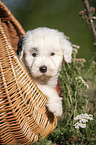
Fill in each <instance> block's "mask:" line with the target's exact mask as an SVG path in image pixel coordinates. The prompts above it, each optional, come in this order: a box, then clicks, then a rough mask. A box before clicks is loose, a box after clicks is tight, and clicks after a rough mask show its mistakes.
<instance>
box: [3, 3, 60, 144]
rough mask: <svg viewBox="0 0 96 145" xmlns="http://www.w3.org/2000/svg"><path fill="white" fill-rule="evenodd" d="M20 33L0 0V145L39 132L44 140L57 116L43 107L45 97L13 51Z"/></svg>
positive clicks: (34, 136) (25, 139)
mask: <svg viewBox="0 0 96 145" xmlns="http://www.w3.org/2000/svg"><path fill="white" fill-rule="evenodd" d="M24 33H25V32H24V30H23V28H22V27H21V25H20V24H19V22H18V21H17V20H16V19H15V18H14V16H13V15H12V13H11V12H10V11H9V10H8V8H7V7H6V6H5V5H4V4H3V3H2V2H1V1H0V144H10V145H11V144H14V145H15V144H19V143H23V144H28V143H29V142H35V141H37V139H38V136H39V134H40V135H41V136H42V138H43V139H44V138H45V137H46V136H47V135H48V134H49V133H51V132H52V131H53V130H54V129H55V127H56V124H57V117H56V116H55V117H54V116H53V114H52V113H50V112H48V110H47V108H46V102H47V99H46V97H45V96H44V95H43V94H42V92H41V91H40V90H39V89H38V88H37V86H36V85H35V83H34V82H33V81H32V80H31V78H30V76H29V75H28V73H27V71H26V70H25V69H24V68H23V66H22V64H21V63H20V61H19V60H18V57H17V55H16V53H15V51H16V50H17V43H18V40H19V38H20V37H22V36H23V35H24ZM14 50H15V51H14Z"/></svg>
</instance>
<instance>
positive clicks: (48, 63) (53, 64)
mask: <svg viewBox="0 0 96 145" xmlns="http://www.w3.org/2000/svg"><path fill="white" fill-rule="evenodd" d="M64 41H65V42H64ZM66 42H67V43H69V42H68V41H67V40H65V37H64V35H63V33H61V32H58V31H57V30H53V29H49V28H37V29H35V30H32V31H28V32H27V33H26V34H25V37H24V43H23V53H24V60H25V63H26V65H27V66H28V68H29V71H30V73H31V76H32V77H34V78H39V79H41V80H46V79H49V78H51V77H53V76H56V75H57V74H58V72H59V71H60V69H61V66H62V61H63V57H64V48H63V47H68V46H66V44H65V43H66ZM64 45H65V46H64ZM70 47H71V45H70ZM65 50H66V48H65ZM65 53H66V51H65ZM67 53H68V52H67ZM70 57H71V56H70ZM68 59H70V58H68Z"/></svg>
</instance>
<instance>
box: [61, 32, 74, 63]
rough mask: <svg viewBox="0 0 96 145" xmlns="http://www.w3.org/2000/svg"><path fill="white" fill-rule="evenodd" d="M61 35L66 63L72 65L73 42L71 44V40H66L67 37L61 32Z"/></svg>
mask: <svg viewBox="0 0 96 145" xmlns="http://www.w3.org/2000/svg"><path fill="white" fill-rule="evenodd" d="M60 33H61V34H60V35H61V47H62V50H63V56H64V60H65V61H66V62H69V63H71V58H72V50H73V47H72V44H71V42H69V40H68V39H67V38H66V36H65V35H64V33H62V32H60Z"/></svg>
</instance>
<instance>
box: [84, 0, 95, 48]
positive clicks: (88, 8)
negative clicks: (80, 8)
mask: <svg viewBox="0 0 96 145" xmlns="http://www.w3.org/2000/svg"><path fill="white" fill-rule="evenodd" d="M83 3H84V6H85V8H86V10H87V15H88V18H89V22H90V26H91V29H92V33H93V36H94V40H95V42H94V45H95V46H96V31H95V26H94V22H93V19H92V18H93V16H92V12H91V11H90V6H89V2H88V0H83Z"/></svg>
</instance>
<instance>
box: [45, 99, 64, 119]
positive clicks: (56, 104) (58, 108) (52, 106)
mask: <svg viewBox="0 0 96 145" xmlns="http://www.w3.org/2000/svg"><path fill="white" fill-rule="evenodd" d="M58 98H59V97H58ZM61 100H62V99H61V98H59V99H58V100H54V101H52V100H51V99H50V100H48V102H47V106H48V109H49V111H50V112H52V113H53V114H54V115H56V116H61V115H62V112H63V109H62V101H61Z"/></svg>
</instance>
